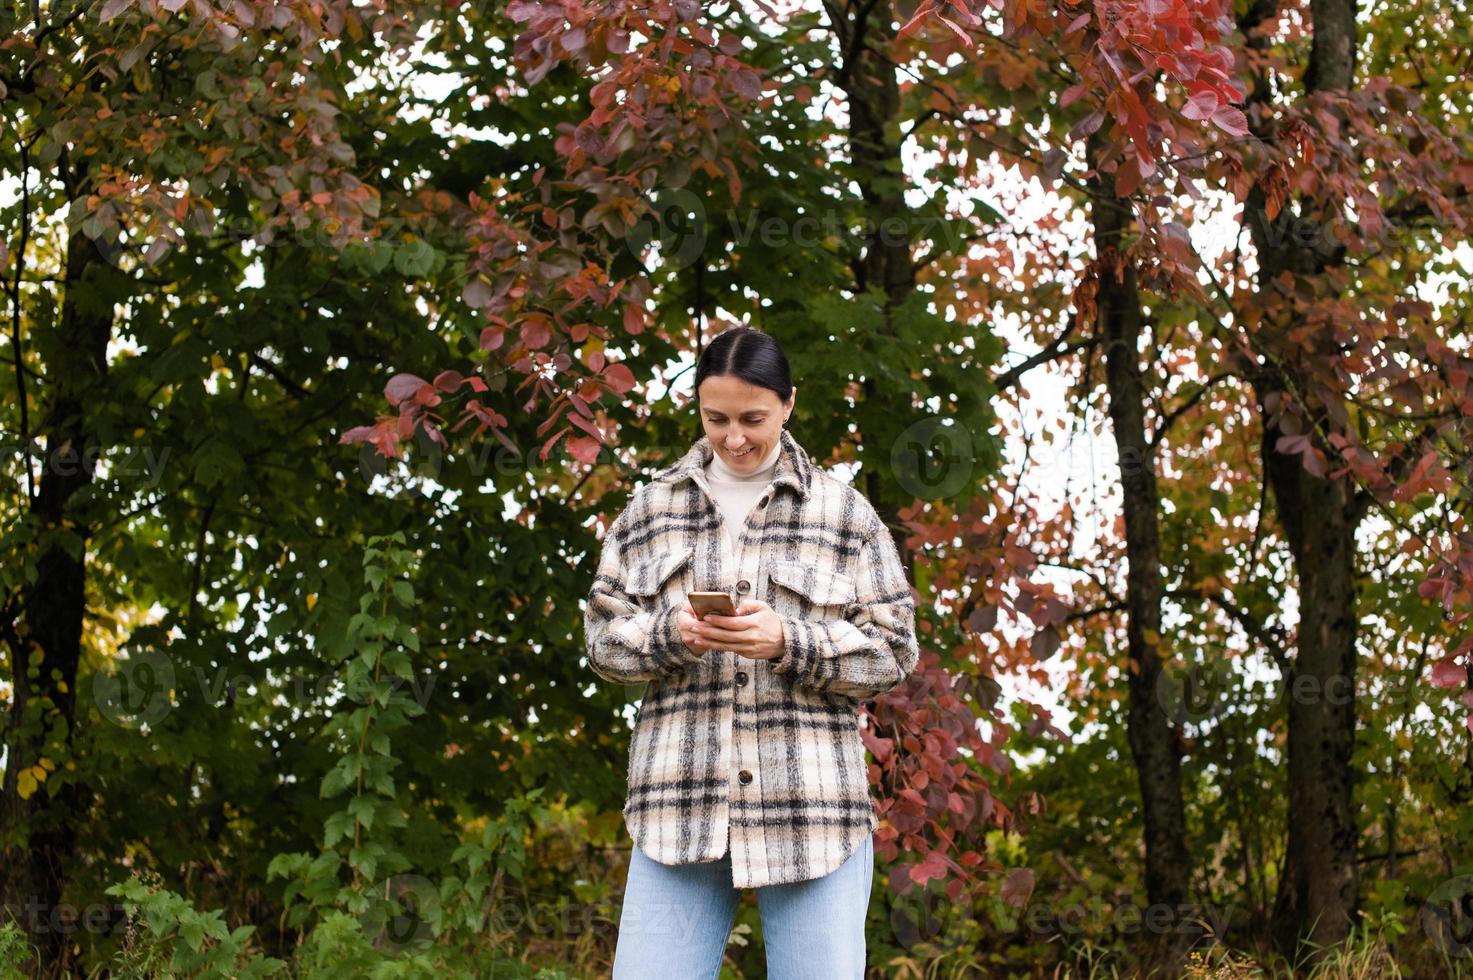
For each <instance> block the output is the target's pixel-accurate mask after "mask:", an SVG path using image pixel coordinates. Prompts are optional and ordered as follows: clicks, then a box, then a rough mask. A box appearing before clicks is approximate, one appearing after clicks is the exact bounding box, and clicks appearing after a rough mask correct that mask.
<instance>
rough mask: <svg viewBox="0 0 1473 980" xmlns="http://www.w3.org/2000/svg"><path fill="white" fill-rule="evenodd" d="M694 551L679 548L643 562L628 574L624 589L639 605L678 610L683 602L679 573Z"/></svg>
mask: <svg viewBox="0 0 1473 980" xmlns="http://www.w3.org/2000/svg"><path fill="white" fill-rule="evenodd" d="M693 555H695V548H694V547H691V548H683V549H680V550H678V551H672V552H669V553H668V554H663V555H656V556H655V557H653V558H648V559H645V560H644V561H642V562H640V563H639V564H638V565H635V566H634V568H633V569H632V570H631V571H630V572H629V581H628V584H627V585H626V586H625V591H627V592H628V593H629V594H630V595H631V596H634V597H636V598H635V601H636V602H638V603H639V604H640V605H642V606H645V607H648V608H651V609H664V608H667V607H669V606H678V605H680V604H682V603H683V602H684V601H685V593H686V592H687V591H688V589H687V588H686V578H687V576H686V575H684V574H682V573H681V571H682V569H684V568H685V567H686V566H687V565H689V564H690V561H691V557H692V556H693Z"/></svg>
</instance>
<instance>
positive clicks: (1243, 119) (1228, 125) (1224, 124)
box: [1212, 104, 1248, 136]
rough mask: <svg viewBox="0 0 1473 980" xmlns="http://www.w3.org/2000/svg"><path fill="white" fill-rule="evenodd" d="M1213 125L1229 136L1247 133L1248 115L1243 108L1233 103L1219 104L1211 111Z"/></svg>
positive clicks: (1245, 134)
mask: <svg viewBox="0 0 1473 980" xmlns="http://www.w3.org/2000/svg"><path fill="white" fill-rule="evenodd" d="M1212 122H1213V125H1215V126H1217V128H1218V129H1221V130H1222V131H1223V132H1225V133H1227V134H1228V135H1229V136H1247V135H1248V117H1247V116H1245V115H1243V110H1242V109H1239V108H1238V107H1237V106H1233V105H1226V104H1224V105H1220V106H1218V107H1217V109H1216V110H1215V111H1214V112H1213V113H1212Z"/></svg>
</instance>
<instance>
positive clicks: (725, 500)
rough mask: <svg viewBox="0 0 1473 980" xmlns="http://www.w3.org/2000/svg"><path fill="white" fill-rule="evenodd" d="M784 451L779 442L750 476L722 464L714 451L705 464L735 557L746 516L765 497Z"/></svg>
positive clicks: (707, 476)
mask: <svg viewBox="0 0 1473 980" xmlns="http://www.w3.org/2000/svg"><path fill="white" fill-rule="evenodd" d="M782 451H783V444H782V440H781V439H779V440H778V441H777V442H776V443H775V444H773V447H772V449H771V451H769V452H768V454H767V458H766V459H764V460H762V464H761V465H760V466H758V467H757V468H756V469H755V470H753V471H752V472H751V473H738V472H736V471H735V470H733V469H732V468H731V467H730V466H727V465H726V463H724V462H722V460H721V456H720V454H719V453H717V452H716V451H715V449H714V448H713V450H712V452H711V458H710V460H708V461H707V463H706V482H707V483H709V484H710V485H711V495H712V496H713V497H715V498H716V506H717V507H718V508H719V509H720V511H721V521H722V523H723V524H725V525H726V539H727V541H728V542H730V544H731V552H732V554H733V555H735V554H736V550H737V541H738V539H739V538H740V537H741V533H742V528H744V527H746V525H747V515H748V514H750V513H751V512H752V505H753V504H755V503H756V502H757V498H758V497H760V496H762V493H763V491H765V490H766V489H767V485H768V484H769V483H771V482H772V478H773V476H774V475H775V474H776V473H777V458H778V457H779V456H781V455H782Z"/></svg>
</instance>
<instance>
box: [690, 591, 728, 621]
mask: <svg viewBox="0 0 1473 980" xmlns="http://www.w3.org/2000/svg"><path fill="white" fill-rule="evenodd" d="M685 597H686V598H687V599H688V600H690V607H691V609H693V610H694V611H695V614H696V616H697V617H700V618H703V619H704V618H705V616H706V614H707V613H715V614H716V615H718V616H735V615H736V606H735V605H733V604H732V601H731V595H730V594H729V593H726V592H687V593H686V594H685Z"/></svg>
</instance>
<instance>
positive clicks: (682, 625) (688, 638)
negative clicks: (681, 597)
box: [675, 599, 713, 653]
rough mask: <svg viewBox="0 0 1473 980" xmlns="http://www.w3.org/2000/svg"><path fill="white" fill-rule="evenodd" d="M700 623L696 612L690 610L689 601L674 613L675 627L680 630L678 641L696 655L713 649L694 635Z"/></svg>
mask: <svg viewBox="0 0 1473 980" xmlns="http://www.w3.org/2000/svg"><path fill="white" fill-rule="evenodd" d="M700 623H701V620H700V617H698V616H697V615H696V611H695V610H694V609H692V608H691V604H690V600H689V599H687V600H686V603H685V605H683V606H681V607H680V608H679V609H678V610H676V612H675V625H676V626H677V627H679V629H680V639H681V640H682V641H683V642H684V643H685V645H686V646H687V647H689V648H690V649H691V650H693V651H695V652H696V653H705V652H706V651H707V650H710V649H713V648H712V646H711V645H710V644H709V643H708V642H706V641H705V640H703V639H702V638H701V637H700V636H698V635H697V634H696V632H695V628H696V627H697V626H699V625H700Z"/></svg>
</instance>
